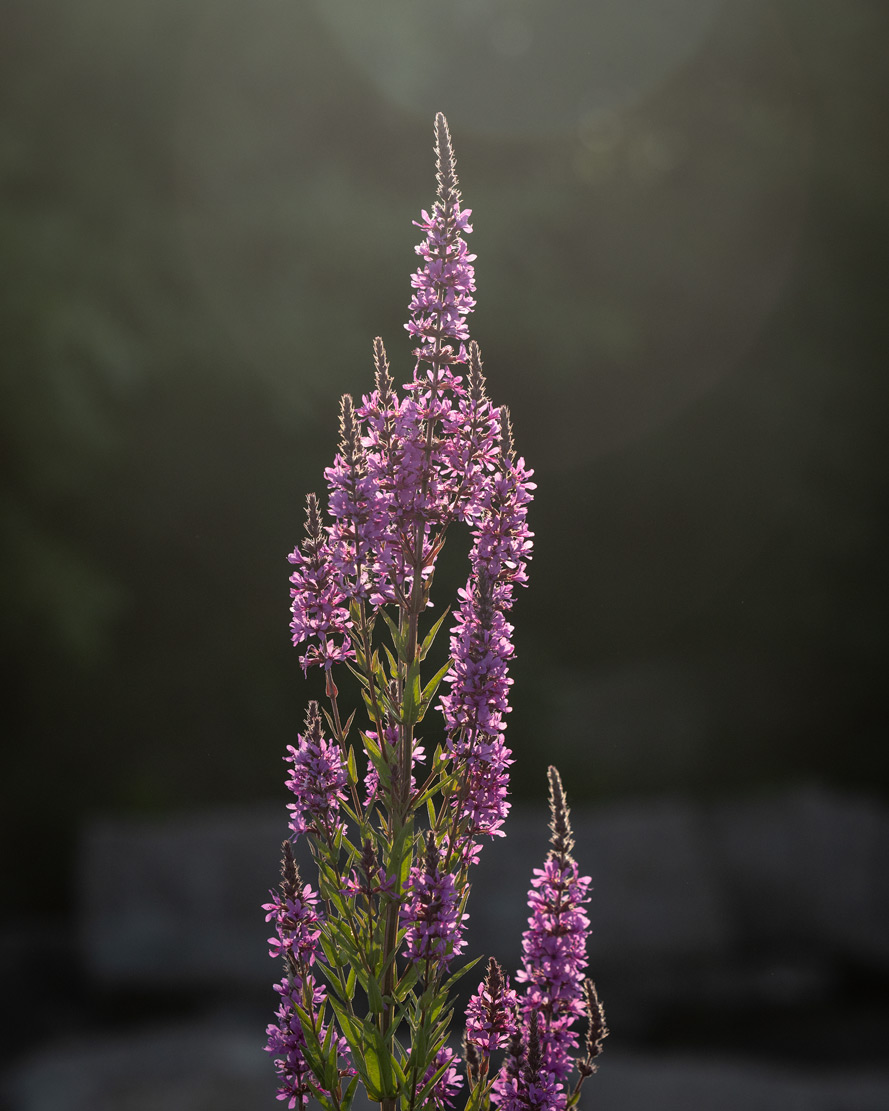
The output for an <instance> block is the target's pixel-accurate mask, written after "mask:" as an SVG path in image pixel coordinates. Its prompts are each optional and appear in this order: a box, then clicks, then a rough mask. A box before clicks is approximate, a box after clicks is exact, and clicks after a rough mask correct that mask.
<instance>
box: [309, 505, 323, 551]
mask: <svg viewBox="0 0 889 1111" xmlns="http://www.w3.org/2000/svg"><path fill="white" fill-rule="evenodd" d="M306 537H307V539H308V540H309V541H310V543H312V544H318V543H319V542H320V540H321V511H320V510H319V508H318V495H317V494H306Z"/></svg>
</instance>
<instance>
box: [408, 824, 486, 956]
mask: <svg viewBox="0 0 889 1111" xmlns="http://www.w3.org/2000/svg"><path fill="white" fill-rule="evenodd" d="M460 903H461V897H460V892H458V891H457V889H456V886H455V884H454V877H453V875H451V874H450V873H449V872H442V871H441V862H440V858H439V853H438V849H437V848H436V845H435V838H434V836H433V835H432V833H429V834H428V837H427V840H426V852H425V854H424V858H423V862H422V864H420V865H416V864H415V865H414V866H413V867H412V868H411V870H410V875H409V876H408V881H407V885H406V888H405V893H404V900H403V902H402V906H401V909H400V912H399V915H400V918H401V924H402V925H403V926H406V927H407V931H406V933H405V938H404V943H405V949H404V952H405V956H406V957H407V958H408V960H410V961H433V962H437V963H441V964H443V965H447V964H448V963H449V961H450V960H451V958H452V957H454V956H456V955H457V954H458V953H460V952H462V950H463V948H464V947H465V945H466V941H465V939H464V938H463V936H462V932H463V923H464V922H465V921H466V919H467V918H468V917H469V915H468V914H461V913H460Z"/></svg>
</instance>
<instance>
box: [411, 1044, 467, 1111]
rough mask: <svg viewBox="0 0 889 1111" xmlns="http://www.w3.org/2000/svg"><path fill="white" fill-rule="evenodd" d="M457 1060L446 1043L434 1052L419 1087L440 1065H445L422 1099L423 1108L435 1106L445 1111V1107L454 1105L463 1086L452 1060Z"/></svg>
mask: <svg viewBox="0 0 889 1111" xmlns="http://www.w3.org/2000/svg"><path fill="white" fill-rule="evenodd" d="M457 1060H458V1058H457V1054H456V1053H454V1051H453V1050H452V1049H449V1048H448V1046H446V1045H445V1046H442V1048H441V1049H440V1050H439V1051H438V1052H437V1053H436V1055H435V1057H434V1059H433V1061H432V1064H431V1065H430V1066H429V1068H428V1069H427V1070H426V1072H425V1074H424V1075H423V1079H422V1080H421V1081H420V1084H419V1087H420V1088H422V1087H423V1085H424V1084H427V1083H428V1082H429V1081H430V1080H431V1079H432V1077H433V1076H434V1075H435V1074H436V1073H437V1072H438V1070H439V1069H440V1068H441V1067H442V1065H445V1066H446V1067H445V1070H444V1072H443V1073H442V1074H441V1076H440V1077H439V1078H438V1080H436V1082H435V1083H434V1084H433V1086H432V1089H431V1091H430V1092H429V1093H428V1094H427V1095H426V1097H425V1099H424V1101H423V1107H424V1108H430V1107H435V1108H437V1109H438V1111H446V1109H447V1108H450V1107H453V1106H454V1100H455V1099H456V1098H457V1096H458V1094H459V1092H460V1089H461V1088H462V1087H463V1077H462V1076H461V1075H460V1073H459V1072H457V1069H456V1067H455V1065H454V1062H455V1061H457Z"/></svg>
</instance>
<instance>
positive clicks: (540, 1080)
mask: <svg viewBox="0 0 889 1111" xmlns="http://www.w3.org/2000/svg"><path fill="white" fill-rule="evenodd" d="M525 1030H526V1037H524V1038H523V1036H522V1034H521V1033H516V1034H514V1035H513V1036H512V1038H511V1040H510V1044H509V1052H508V1054H507V1057H506V1060H505V1061H504V1063H503V1067H502V1068H501V1070H500V1073H499V1074H498V1076H497V1079H496V1080H495V1082H494V1086H493V1090H492V1092H491V1098H492V1101H493V1102H494V1103H496V1104H498V1105H499V1107H500V1111H563V1109H564V1108H565V1106H566V1104H567V1097H566V1093H565V1092H564V1090H563V1087H562V1085H561V1084H559V1082H558V1081H557V1079H556V1078H555V1076H554V1075H553V1073H552V1072H551V1071H550V1070H549V1069H548V1067H547V1064H546V1062H545V1060H544V1059H543V1056H542V1053H541V1044H540V1036H539V1019H538V1015H537V1012H536V1011H533V1012H532V1013H531V1014H530V1016H529V1018H528V1021H527V1023H526V1025H525Z"/></svg>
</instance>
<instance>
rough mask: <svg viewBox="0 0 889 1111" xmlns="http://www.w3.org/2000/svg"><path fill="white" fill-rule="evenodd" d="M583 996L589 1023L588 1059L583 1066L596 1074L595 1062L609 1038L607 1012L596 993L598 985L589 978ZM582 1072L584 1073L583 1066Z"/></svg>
mask: <svg viewBox="0 0 889 1111" xmlns="http://www.w3.org/2000/svg"><path fill="white" fill-rule="evenodd" d="M583 994H584V1000H585V1002H586V1010H587V1021H588V1023H589V1026H588V1029H587V1034H586V1050H587V1059H586V1061H585V1062H583V1065H586V1066H587V1067H588V1068H589V1070H590V1072H595V1071H596V1066H595V1065H594V1064H593V1060H594V1059H595V1058H596V1057H598V1056H599V1054H600V1053H601V1052H602V1042H604V1041H605V1039H606V1038H607V1037H608V1027H607V1025H606V1024H605V1010H604V1008H603V1007H602V1003H601V1002H600V1000H599V995H598V993H597V992H596V985H595V984H594V983H593V981H592V980H591V979H590V978H589V977H587V979H586V980H585V981H584V985H583ZM581 1072H583V1067H582V1066H581Z"/></svg>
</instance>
